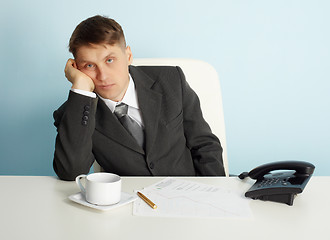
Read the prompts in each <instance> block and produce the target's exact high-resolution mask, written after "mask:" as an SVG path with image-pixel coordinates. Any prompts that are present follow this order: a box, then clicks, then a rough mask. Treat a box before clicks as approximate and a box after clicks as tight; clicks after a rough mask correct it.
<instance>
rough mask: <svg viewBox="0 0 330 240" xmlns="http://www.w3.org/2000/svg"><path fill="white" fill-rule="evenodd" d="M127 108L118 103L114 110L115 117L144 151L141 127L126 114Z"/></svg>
mask: <svg viewBox="0 0 330 240" xmlns="http://www.w3.org/2000/svg"><path fill="white" fill-rule="evenodd" d="M127 110H128V106H127V105H126V104H125V103H120V104H118V105H117V106H116V108H115V111H114V113H115V115H116V116H117V118H118V120H119V121H120V123H121V124H122V125H123V126H124V128H126V130H127V131H128V132H129V133H130V134H131V135H132V136H133V137H134V138H135V140H136V141H137V143H138V144H139V145H140V146H141V147H142V148H143V149H144V134H143V129H142V127H141V126H140V125H139V124H138V123H137V122H136V121H135V120H133V119H132V118H131V117H130V116H128V114H127Z"/></svg>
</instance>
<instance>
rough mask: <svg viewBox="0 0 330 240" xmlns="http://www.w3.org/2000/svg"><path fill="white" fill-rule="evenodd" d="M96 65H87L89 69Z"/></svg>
mask: <svg viewBox="0 0 330 240" xmlns="http://www.w3.org/2000/svg"><path fill="white" fill-rule="evenodd" d="M93 66H94V65H93V64H87V65H86V67H87V68H92V67H93Z"/></svg>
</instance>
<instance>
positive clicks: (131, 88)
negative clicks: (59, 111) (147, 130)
mask: <svg viewBox="0 0 330 240" xmlns="http://www.w3.org/2000/svg"><path fill="white" fill-rule="evenodd" d="M71 91H73V92H75V93H78V94H82V95H85V96H88V97H92V98H96V94H95V93H94V92H89V91H84V90H80V89H73V88H71ZM98 96H99V98H100V99H102V100H103V101H104V103H105V104H106V105H107V107H108V108H109V109H110V111H111V112H114V111H115V107H116V106H117V105H119V104H120V103H125V104H127V105H128V112H127V114H128V116H130V117H131V118H133V119H134V120H135V121H136V122H137V123H138V124H139V125H140V126H142V127H144V123H143V120H142V116H141V110H140V108H139V102H138V99H137V93H136V89H135V84H134V81H133V79H132V77H131V75H130V74H129V84H128V87H127V90H126V93H125V95H124V97H123V99H122V101H120V102H115V101H112V100H110V99H105V98H103V97H101V96H100V95H98Z"/></svg>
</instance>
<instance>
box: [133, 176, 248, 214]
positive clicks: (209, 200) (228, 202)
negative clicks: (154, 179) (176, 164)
mask: <svg viewBox="0 0 330 240" xmlns="http://www.w3.org/2000/svg"><path fill="white" fill-rule="evenodd" d="M141 192H142V193H143V194H145V195H146V196H147V197H148V198H149V199H150V200H151V201H153V202H154V203H155V204H156V205H157V209H152V208H151V207H149V206H148V205H147V204H146V203H145V202H143V201H142V200H141V199H138V200H136V201H135V202H134V205H133V214H134V215H138V216H160V217H214V218H250V217H251V211H250V207H249V201H250V200H249V199H246V198H245V197H243V196H242V193H238V192H234V191H232V190H230V189H223V188H220V187H217V186H213V185H208V184H202V183H198V182H193V181H187V180H183V179H177V178H165V179H164V180H162V181H160V182H158V183H156V184H154V185H151V186H149V187H146V188H144V189H143V190H142V191H141Z"/></svg>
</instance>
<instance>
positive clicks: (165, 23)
mask: <svg viewBox="0 0 330 240" xmlns="http://www.w3.org/2000/svg"><path fill="white" fill-rule="evenodd" d="M329 12H330V2H329V1H327V0H324V1H318V0H310V1H303V0H276V1H275V0H274V1H265V0H251V1H249V0H240V1H239V0H236V1H234V0H233V1H225V0H214V1H211V0H199V1H195V0H187V1H180V0H167V1H155V0H139V1H127V0H126V1H118V0H116V1H112V0H103V1H97V0H93V1H91V0H89V1H83V0H80V1H75V0H71V1H68V0H56V1H55V0H54V1H45V0H30V1H23V0H22V1H18V0H11V1H1V8H0V74H1V75H0V79H1V82H0V83H1V84H0V91H1V99H2V100H1V107H0V108H1V111H0V112H1V115H0V132H1V136H0V174H10V175H53V174H54V172H53V170H52V156H53V148H54V139H55V134H56V131H55V128H54V127H53V125H52V124H53V120H52V112H53V110H54V109H56V108H57V107H58V106H59V105H60V104H61V103H62V102H63V101H65V100H66V97H67V94H68V90H69V88H70V84H69V83H68V82H67V81H66V79H65V77H64V74H63V69H64V65H65V62H66V60H67V58H68V57H70V54H69V53H68V51H67V44H68V40H69V37H70V35H71V33H72V31H73V29H74V27H75V26H76V25H77V24H78V23H79V22H80V21H82V20H83V19H85V18H87V17H90V16H93V15H95V14H101V15H107V16H110V17H112V18H114V19H116V20H117V21H118V22H119V23H121V25H122V26H123V28H124V30H125V33H126V38H127V42H128V44H129V45H130V46H131V47H132V50H133V53H134V56H135V57H179V58H195V59H200V60H204V61H207V62H209V63H210V64H212V65H213V66H214V67H215V68H216V70H217V71H218V73H219V76H220V81H221V85H222V92H223V102H224V111H225V120H226V131H227V140H228V158H229V164H230V172H231V173H233V174H234V173H240V172H241V171H245V170H250V169H251V168H253V167H255V166H256V165H259V164H262V163H264V162H269V161H276V160H284V159H298V160H306V161H310V162H312V163H314V164H315V165H316V167H317V168H316V172H315V174H316V175H329V173H330V171H329V170H330V163H329V160H330V127H329V126H330V124H329V122H330V111H329V105H330V81H329V80H330V27H329V23H330V15H329Z"/></svg>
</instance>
